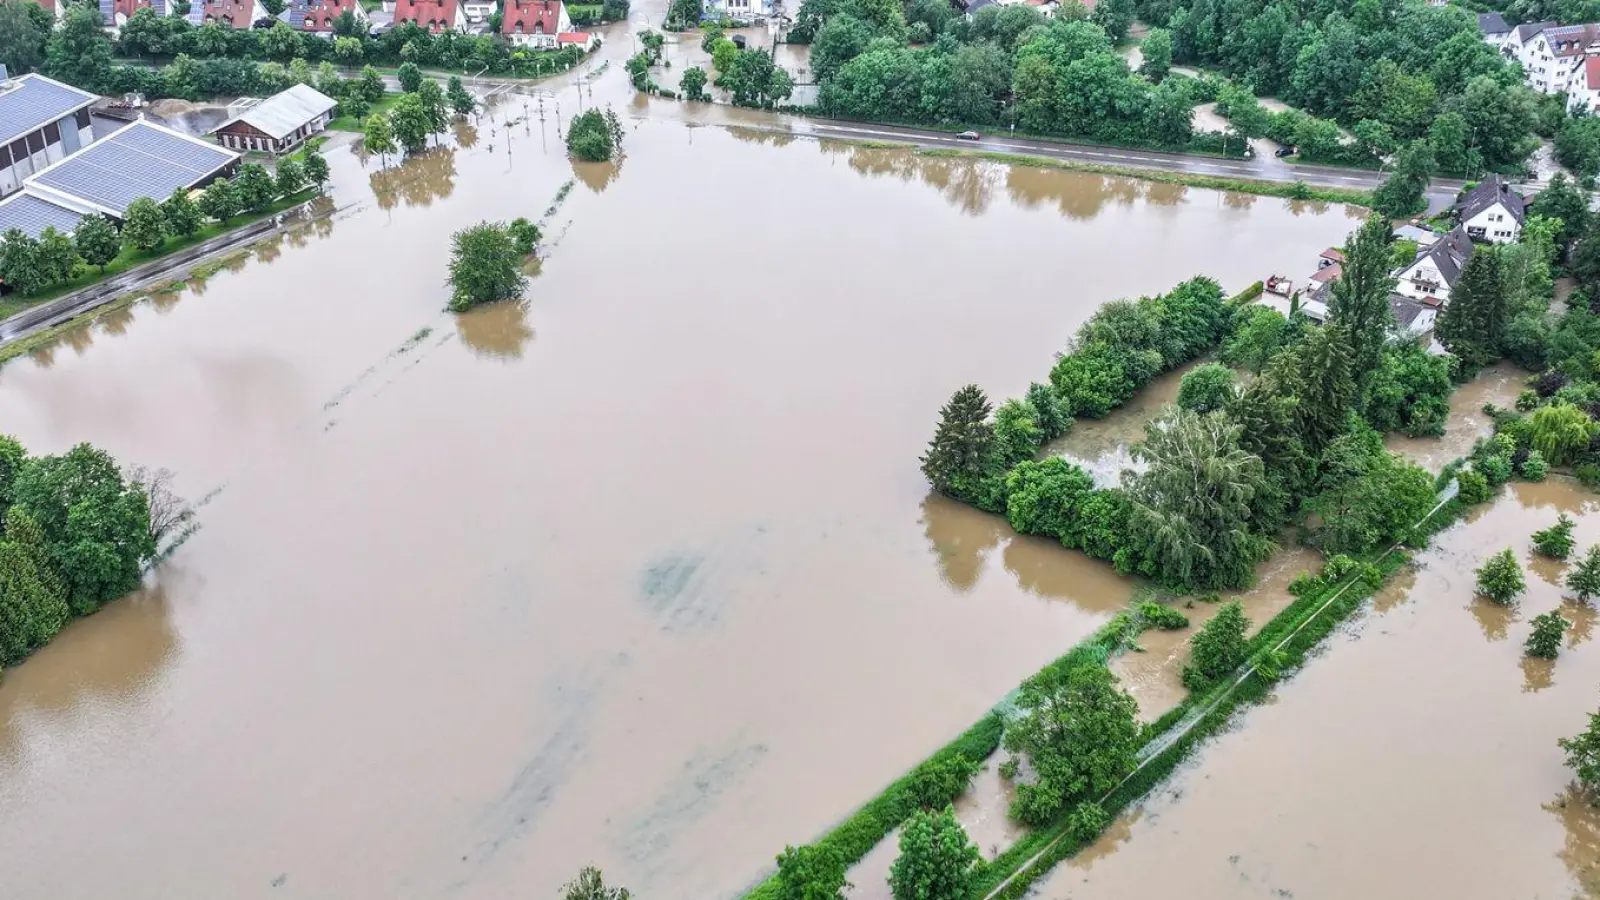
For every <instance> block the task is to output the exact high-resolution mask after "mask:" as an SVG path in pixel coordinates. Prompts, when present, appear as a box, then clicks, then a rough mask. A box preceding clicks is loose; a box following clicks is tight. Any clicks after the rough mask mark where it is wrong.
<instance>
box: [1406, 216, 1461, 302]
mask: <svg viewBox="0 0 1600 900" xmlns="http://www.w3.org/2000/svg"><path fill="white" fill-rule="evenodd" d="M1475 249H1476V246H1475V245H1474V244H1473V243H1472V239H1471V238H1470V237H1468V236H1467V230H1466V229H1465V228H1464V227H1462V226H1460V225H1457V226H1456V227H1455V229H1453V230H1452V231H1451V232H1450V233H1449V234H1447V235H1445V236H1444V237H1441V238H1440V239H1439V240H1438V241H1435V242H1434V244H1433V246H1431V247H1428V248H1426V249H1420V250H1418V251H1417V258H1416V259H1415V260H1413V261H1412V262H1411V264H1410V265H1408V266H1405V267H1403V268H1401V269H1400V271H1399V272H1396V273H1395V277H1396V278H1397V279H1398V282H1397V284H1396V285H1395V292H1396V293H1398V294H1400V295H1401V296H1404V297H1409V298H1410V299H1412V300H1415V301H1417V302H1419V303H1421V304H1423V305H1424V306H1432V307H1441V306H1443V305H1445V304H1446V303H1449V302H1450V291H1451V289H1453V288H1454V287H1455V286H1456V282H1457V281H1459V280H1460V279H1461V270H1462V269H1463V268H1465V267H1466V265H1467V260H1469V259H1471V258H1472V253H1473V250H1475Z"/></svg>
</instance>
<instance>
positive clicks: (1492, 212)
mask: <svg viewBox="0 0 1600 900" xmlns="http://www.w3.org/2000/svg"><path fill="white" fill-rule="evenodd" d="M1461 224H1462V225H1463V226H1465V227H1466V229H1467V234H1468V235H1469V236H1471V237H1473V238H1475V239H1480V240H1485V241H1489V242H1490V243H1493V244H1509V243H1511V242H1513V241H1515V240H1516V239H1517V237H1518V236H1519V235H1520V234H1521V233H1522V226H1521V225H1518V224H1517V220H1516V219H1515V218H1513V217H1512V215H1511V213H1509V212H1506V208H1505V207H1504V206H1502V205H1500V204H1498V203H1496V204H1495V205H1494V206H1491V207H1489V208H1488V209H1486V210H1484V211H1483V212H1481V213H1478V214H1477V215H1475V216H1473V217H1472V218H1470V219H1468V220H1467V221H1465V222H1463V223H1461Z"/></svg>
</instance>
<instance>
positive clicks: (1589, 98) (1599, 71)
mask: <svg viewBox="0 0 1600 900" xmlns="http://www.w3.org/2000/svg"><path fill="white" fill-rule="evenodd" d="M1567 112H1569V113H1572V114H1573V115H1577V114H1578V113H1579V112H1587V113H1590V114H1593V113H1596V112H1600V55H1592V56H1588V57H1585V58H1584V60H1583V68H1582V69H1579V70H1578V72H1577V74H1575V75H1574V76H1573V77H1572V79H1571V80H1570V81H1568V82H1567Z"/></svg>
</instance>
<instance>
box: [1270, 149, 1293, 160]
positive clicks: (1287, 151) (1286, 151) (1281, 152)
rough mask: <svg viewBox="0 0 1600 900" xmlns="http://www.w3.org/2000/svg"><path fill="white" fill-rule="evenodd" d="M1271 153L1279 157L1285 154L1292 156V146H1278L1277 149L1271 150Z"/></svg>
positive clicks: (1281, 157)
mask: <svg viewBox="0 0 1600 900" xmlns="http://www.w3.org/2000/svg"><path fill="white" fill-rule="evenodd" d="M1272 155H1273V156H1276V157H1277V158H1279V159H1283V158H1284V157H1285V156H1293V155H1294V148H1293V147H1279V148H1278V149H1276V150H1274V151H1272Z"/></svg>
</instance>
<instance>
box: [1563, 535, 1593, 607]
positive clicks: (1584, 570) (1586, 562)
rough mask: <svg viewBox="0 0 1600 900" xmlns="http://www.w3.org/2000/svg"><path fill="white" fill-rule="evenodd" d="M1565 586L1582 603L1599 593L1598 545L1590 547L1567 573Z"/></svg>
mask: <svg viewBox="0 0 1600 900" xmlns="http://www.w3.org/2000/svg"><path fill="white" fill-rule="evenodd" d="M1567 587H1568V588H1569V589H1570V590H1571V591H1572V592H1573V593H1574V594H1577V595H1578V599H1579V600H1581V601H1582V602H1584V603H1588V602H1589V600H1590V599H1591V598H1593V597H1595V596H1597V595H1600V545H1596V546H1593V547H1590V548H1589V552H1587V553H1585V554H1584V555H1583V559H1581V560H1579V561H1578V564H1577V565H1575V566H1573V567H1572V571H1570V572H1568V573H1567Z"/></svg>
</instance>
